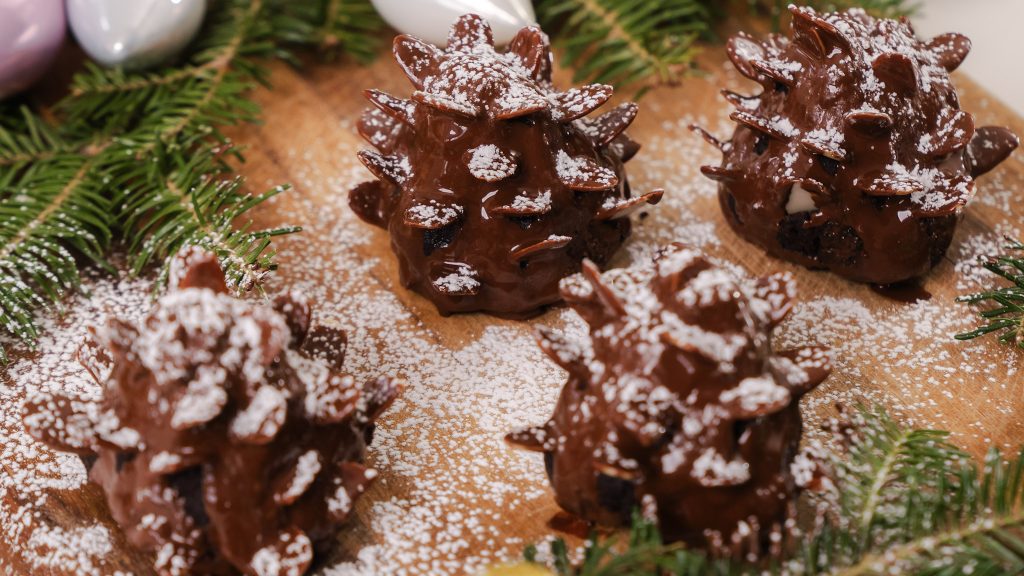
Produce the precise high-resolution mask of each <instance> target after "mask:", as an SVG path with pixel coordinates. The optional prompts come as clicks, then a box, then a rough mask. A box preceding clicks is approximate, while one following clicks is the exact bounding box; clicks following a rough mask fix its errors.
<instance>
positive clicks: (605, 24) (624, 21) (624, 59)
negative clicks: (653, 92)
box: [536, 0, 711, 93]
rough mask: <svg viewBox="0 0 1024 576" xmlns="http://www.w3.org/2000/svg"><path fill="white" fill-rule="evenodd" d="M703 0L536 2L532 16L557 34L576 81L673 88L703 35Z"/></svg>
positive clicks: (708, 19) (705, 15)
mask: <svg viewBox="0 0 1024 576" xmlns="http://www.w3.org/2000/svg"><path fill="white" fill-rule="evenodd" d="M706 1H707V0H666V1H665V2H633V1H630V0H538V1H537V2H536V8H537V18H538V21H539V22H540V23H541V25H542V26H543V27H544V28H545V29H546V30H553V31H555V32H556V42H557V44H558V46H560V47H561V48H562V49H563V51H564V57H563V64H564V65H566V66H572V67H575V68H576V73H575V77H574V81H575V82H581V81H584V80H585V81H589V82H602V83H607V84H615V85H617V86H626V85H638V86H640V92H641V93H642V92H643V91H644V90H646V89H647V88H650V87H652V86H654V85H674V84H678V83H679V82H680V80H681V79H682V78H683V77H684V76H685V75H686V74H687V73H688V71H689V70H690V68H691V66H692V61H693V58H694V56H695V55H696V48H695V46H694V44H695V42H696V40H697V38H698V37H700V36H701V35H704V34H707V33H708V31H709V29H710V28H709V27H710V24H711V13H710V11H709V9H708V7H707V6H706V5H705V4H706Z"/></svg>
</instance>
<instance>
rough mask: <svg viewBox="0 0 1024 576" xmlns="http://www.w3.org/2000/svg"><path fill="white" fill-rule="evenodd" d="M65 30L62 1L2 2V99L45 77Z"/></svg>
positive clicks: (0, 93) (0, 89)
mask: <svg viewBox="0 0 1024 576" xmlns="http://www.w3.org/2000/svg"><path fill="white" fill-rule="evenodd" d="M66 28H67V25H66V23H65V18H64V1H63V0H0V98H5V97H7V96H10V95H11V94H14V93H15V92H20V91H21V90H24V89H25V88H28V87H29V86H30V85H31V84H32V83H33V82H35V81H36V80H38V79H39V78H40V77H42V75H43V74H45V73H46V71H47V70H48V69H49V67H50V64H52V63H53V59H54V58H55V57H56V56H57V51H58V50H60V47H61V45H62V44H63V43H64V34H65V32H64V31H65V29H66Z"/></svg>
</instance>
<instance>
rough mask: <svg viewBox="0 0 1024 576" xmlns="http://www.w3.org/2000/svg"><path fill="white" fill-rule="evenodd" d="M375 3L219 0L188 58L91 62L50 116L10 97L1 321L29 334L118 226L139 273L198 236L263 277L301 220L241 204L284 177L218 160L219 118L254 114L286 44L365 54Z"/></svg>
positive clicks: (6, 328)
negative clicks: (242, 173)
mask: <svg viewBox="0 0 1024 576" xmlns="http://www.w3.org/2000/svg"><path fill="white" fill-rule="evenodd" d="M368 6H369V5H368V4H367V2H366V0H356V1H353V2H342V3H332V2H328V1H327V0H220V1H219V2H215V3H213V7H212V9H211V11H210V13H209V14H207V17H206V23H205V24H204V27H203V30H202V31H201V32H200V34H199V35H198V36H197V38H198V39H197V41H196V42H194V43H193V46H192V47H190V50H189V53H190V56H188V58H187V59H186V61H185V62H184V63H183V65H181V66H178V67H168V68H165V69H162V70H159V71H155V72H150V73H134V74H128V73H125V72H124V71H123V70H121V69H116V68H115V69H103V68H100V67H98V66H94V65H88V66H87V67H86V69H85V70H84V71H82V72H80V73H78V74H77V75H76V76H75V78H74V79H73V81H72V86H71V89H70V92H69V95H68V96H67V97H66V98H65V99H64V100H62V101H61V102H60V103H58V104H57V106H56V107H55V108H54V110H55V120H54V122H53V123H47V122H46V121H44V120H43V119H42V118H41V117H39V116H37V115H35V114H33V113H32V112H31V111H28V110H24V109H22V110H18V109H14V108H12V107H11V106H9V105H7V104H5V105H3V106H2V107H0V200H2V201H3V204H2V205H0V278H2V280H0V331H2V332H5V333H6V334H8V335H10V336H13V337H14V338H15V339H16V340H20V341H22V342H25V343H26V344H28V345H30V346H31V345H33V344H34V341H35V338H36V336H37V335H38V329H37V327H36V324H35V312H36V310H37V309H39V308H45V307H51V306H59V304H60V302H61V301H62V299H63V297H64V296H65V294H66V293H67V292H68V291H70V290H73V289H75V288H76V287H77V286H78V284H79V268H78V266H79V257H80V256H84V257H86V258H87V259H88V260H91V261H93V262H97V263H100V264H101V265H104V266H106V264H105V262H104V260H103V258H104V256H105V255H106V253H107V251H108V250H109V247H110V245H111V243H112V240H113V239H114V238H115V237H116V238H120V239H122V240H123V241H124V242H125V244H126V246H128V250H129V254H128V256H129V262H130V264H131V271H132V272H133V273H140V272H141V271H142V270H143V269H144V268H146V267H147V266H149V265H151V264H155V263H157V262H159V261H164V260H166V259H167V258H168V257H169V256H170V255H172V254H173V253H174V252H176V251H177V250H178V249H179V248H180V247H181V246H183V245H186V244H197V245H200V246H202V247H204V248H207V249H209V250H212V251H213V252H214V253H216V254H217V255H218V256H219V257H220V259H221V263H222V265H223V267H224V268H225V272H226V274H227V276H228V280H229V282H230V283H231V284H232V285H234V286H235V287H236V288H237V289H238V290H250V289H252V288H255V287H258V285H259V283H260V281H261V280H262V278H263V277H264V276H265V274H266V273H267V272H268V271H269V270H272V269H274V266H275V264H274V263H273V256H274V252H273V250H271V249H270V242H271V238H273V237H275V236H278V235H281V234H288V233H291V232H295V231H297V230H298V229H299V228H298V227H279V228H274V229H270V230H257V229H253V227H252V221H251V220H250V219H248V218H246V217H245V214H246V213H248V212H249V211H250V210H251V209H253V208H255V207H256V206H258V205H259V204H261V203H263V202H264V201H266V200H267V199H269V198H271V197H272V196H274V195H276V194H278V193H280V192H281V191H283V190H285V189H286V188H287V187H284V186H279V187H277V188H275V189H273V190H271V191H269V192H266V193H263V194H259V195H250V194H249V193H248V192H247V191H246V190H245V188H244V185H243V183H242V181H241V180H240V179H238V178H233V177H231V175H230V172H231V170H230V168H229V166H228V164H227V163H226V162H224V161H223V160H222V157H223V155H224V154H226V153H228V152H227V150H228V149H229V147H228V146H227V144H228V138H227V136H226V135H225V134H224V133H223V131H222V130H223V129H224V128H225V127H227V126H232V125H236V124H240V123H248V122H256V121H258V119H259V109H258V107H257V106H256V104H255V103H254V102H253V101H252V100H251V99H250V98H249V96H248V94H249V93H250V91H251V89H252V88H253V87H255V86H257V85H260V84H266V83H267V79H268V71H267V69H266V67H265V61H266V60H267V59H269V58H284V59H286V60H288V61H292V62H294V60H295V59H294V58H293V57H292V56H291V54H290V53H289V52H288V51H287V50H286V46H292V45H294V44H305V45H314V46H319V45H320V44H322V43H324V42H323V41H324V40H325V39H326V38H328V36H331V37H333V38H334V41H333V42H331V45H332V46H331V47H332V49H334V50H336V51H340V52H344V53H347V54H351V55H353V56H355V57H357V58H360V59H366V58H367V57H368V56H369V55H370V53H369V50H372V48H368V47H370V46H372V45H373V40H374V39H375V34H374V33H373V32H374V31H376V30H377V29H378V28H379V27H380V26H381V23H380V20H379V18H378V17H377V16H376V14H375V13H373V12H372V11H369V10H368V8H367V7H368ZM234 156H235V158H237V159H238V160H241V156H240V155H238V154H234ZM165 278H166V269H165V270H164V273H163V274H161V275H160V282H158V284H157V285H158V286H162V285H163V281H164V279H165ZM3 362H6V356H5V353H4V350H3V348H2V346H0V363H3Z"/></svg>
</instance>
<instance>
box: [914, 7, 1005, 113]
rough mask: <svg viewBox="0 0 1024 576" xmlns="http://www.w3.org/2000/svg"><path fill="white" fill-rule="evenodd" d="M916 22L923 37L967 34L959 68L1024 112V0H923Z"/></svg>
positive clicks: (916, 27) (918, 32) (915, 27)
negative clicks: (970, 45) (966, 52)
mask: <svg viewBox="0 0 1024 576" xmlns="http://www.w3.org/2000/svg"><path fill="white" fill-rule="evenodd" d="M913 22H914V29H915V30H916V31H917V34H918V35H919V36H921V37H931V36H936V35H938V34H942V33H943V32H959V33H961V34H965V35H966V36H968V37H969V38H970V39H971V41H972V42H973V43H974V48H973V49H972V50H971V54H970V55H969V56H968V57H967V60H966V61H965V62H964V64H963V66H961V68H960V70H962V71H963V72H966V73H967V74H968V75H970V76H971V78H972V79H974V80H976V81H978V82H979V83H980V84H981V85H982V86H984V87H985V88H987V89H988V91H989V92H991V93H992V94H993V95H995V96H996V97H998V98H999V99H1000V100H1002V101H1003V102H1004V103H1005V104H1007V105H1009V106H1010V107H1011V108H1013V109H1014V110H1016V111H1017V113H1018V114H1020V115H1022V116H1024V0H923V1H922V2H921V8H920V9H919V11H918V12H917V14H916V15H915V16H914V18H913Z"/></svg>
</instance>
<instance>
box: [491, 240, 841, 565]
mask: <svg viewBox="0 0 1024 576" xmlns="http://www.w3.org/2000/svg"><path fill="white" fill-rule="evenodd" d="M562 294H563V296H564V298H565V300H566V301H567V302H568V303H569V304H570V305H571V306H572V308H573V309H574V310H575V311H576V312H578V313H579V314H580V316H582V317H583V319H584V320H585V321H586V322H587V324H588V325H589V334H587V335H585V336H584V337H582V338H576V339H573V338H570V337H568V336H567V335H566V334H563V333H557V332H554V331H552V330H547V329H544V330H541V331H540V332H539V341H540V346H541V348H542V349H543V350H544V351H545V352H546V353H547V354H548V356H550V357H551V358H552V359H553V360H554V361H555V362H556V363H558V364H559V365H560V366H562V367H563V368H565V370H566V371H568V373H569V379H568V382H567V383H566V384H565V387H564V388H563V389H562V394H561V397H560V398H559V400H558V404H557V406H556V407H555V410H554V415H553V416H552V418H551V419H550V420H549V421H548V422H547V423H546V424H544V425H542V426H539V427H534V428H528V429H525V430H522V431H518V432H514V433H512V434H510V435H509V436H508V440H509V442H510V443H511V444H513V445H515V446H519V447H523V448H526V449H530V450H536V451H541V452H543V453H544V458H545V464H546V467H547V473H548V477H549V478H550V481H551V485H552V487H553V489H554V493H555V499H556V500H557V501H558V503H559V504H560V505H561V506H562V507H563V508H564V509H566V510H567V511H569V512H571V513H572V514H575V515H576V516H578V517H580V518H582V519H584V520H587V521H591V522H594V523H597V524H602V525H607V526H625V525H628V523H629V521H630V518H631V514H632V512H633V511H634V509H639V510H641V511H643V513H644V514H645V515H647V516H648V517H650V518H652V519H654V520H656V521H657V523H658V525H659V527H660V529H661V531H662V533H663V535H664V536H665V537H666V538H667V539H669V540H682V541H685V542H687V543H688V544H690V545H693V546H701V547H704V548H708V549H710V550H712V551H713V552H715V553H742V554H749V553H760V551H762V550H764V549H765V547H766V546H768V541H769V539H770V538H771V535H772V533H773V532H776V533H777V532H779V531H781V530H783V528H784V527H785V525H786V522H787V520H788V519H790V518H792V514H793V505H794V501H795V499H796V496H797V494H798V492H799V490H800V489H801V486H802V485H804V484H806V483H808V482H809V476H810V475H809V474H807V473H805V472H806V471H807V470H806V469H807V459H805V458H798V451H799V444H800V438H801V426H802V424H801V417H800V410H799V406H798V404H799V400H800V398H801V397H802V396H803V395H804V394H806V393H807V392H808V391H810V390H811V389H813V388H814V387H815V386H817V385H818V384H819V383H820V382H822V381H823V380H824V379H825V378H826V377H827V376H828V374H829V370H830V362H829V358H828V355H827V354H826V353H825V351H824V350H821V349H819V348H813V347H811V348H802V349H796V350H787V351H783V352H777V351H774V350H773V349H772V345H771V341H770V339H771V332H772V329H773V327H774V326H776V325H777V324H778V323H779V322H780V321H781V320H782V319H783V318H784V317H785V316H786V314H787V313H788V311H789V310H790V307H791V305H792V298H793V295H794V287H793V283H792V281H791V279H790V277H789V276H787V275H778V274H777V275H773V276H768V277H764V278H760V279H757V280H752V279H747V278H738V277H736V276H734V275H733V274H731V273H730V272H728V271H727V270H725V269H723V268H721V267H719V266H716V265H714V264H712V263H711V262H710V261H709V260H708V259H706V258H705V257H704V256H703V255H701V254H700V253H699V252H697V251H695V250H692V249H689V248H686V247H683V246H681V245H670V246H668V247H667V248H664V249H663V250H662V251H661V252H660V253H658V255H657V256H656V257H655V258H654V260H653V262H648V263H646V264H645V265H642V266H638V267H635V268H632V269H626V270H611V271H609V272H606V273H604V274H603V275H602V274H600V273H599V272H598V270H597V269H596V268H595V267H594V266H593V265H591V264H589V263H586V264H584V268H583V274H582V276H573V277H570V278H568V279H566V280H565V281H563V283H562Z"/></svg>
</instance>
